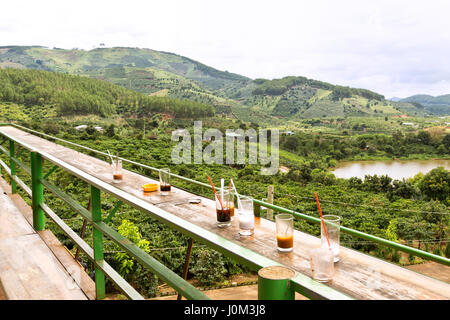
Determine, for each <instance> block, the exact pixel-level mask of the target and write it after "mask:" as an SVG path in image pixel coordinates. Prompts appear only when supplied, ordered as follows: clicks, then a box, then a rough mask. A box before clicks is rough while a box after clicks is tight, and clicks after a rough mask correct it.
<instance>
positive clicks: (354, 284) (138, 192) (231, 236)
mask: <svg viewBox="0 0 450 320" xmlns="http://www.w3.org/2000/svg"><path fill="white" fill-rule="evenodd" d="M0 132H4V133H7V134H8V135H10V136H12V137H14V139H15V140H16V141H18V142H23V143H26V144H28V145H30V146H33V147H34V148H36V150H37V151H41V152H46V153H48V154H51V155H52V156H54V157H56V158H58V159H60V160H62V161H64V162H67V163H68V164H70V165H72V166H74V167H76V168H78V169H80V170H83V171H84V172H86V173H89V174H90V175H92V176H94V177H96V178H98V179H100V180H102V181H104V182H107V183H111V184H113V185H114V186H115V187H117V188H119V189H121V190H123V191H125V192H127V193H129V194H131V195H134V196H135V197H137V198H140V199H142V200H145V201H147V202H149V203H151V204H153V205H156V206H158V207H159V208H161V209H164V210H165V211H167V212H170V213H171V214H173V215H176V216H178V217H180V218H182V219H184V220H186V221H189V222H191V223H193V224H195V225H198V226H200V227H201V228H203V229H206V230H209V231H211V232H213V233H216V234H218V235H220V236H222V237H224V238H225V239H227V240H229V241H232V242H234V243H236V244H239V245H241V246H243V247H246V248H248V249H250V250H252V251H255V252H257V253H259V254H261V255H264V256H266V257H267V258H270V259H272V260H274V261H277V262H279V263H281V264H283V265H286V266H288V267H291V268H293V269H294V270H296V271H297V272H299V273H302V274H304V275H306V276H308V277H311V270H310V263H309V252H310V251H311V249H314V248H317V247H319V246H320V239H319V238H317V237H314V236H311V235H309V234H306V233H304V232H300V231H298V230H295V232H294V250H293V251H292V252H290V253H280V252H278V251H277V249H276V235H275V223H274V222H273V221H269V220H266V219H264V218H255V232H254V235H253V236H250V237H246V238H241V237H240V236H239V235H238V232H239V226H238V221H237V218H235V219H234V221H233V222H232V225H231V227H229V228H225V229H223V228H218V227H217V222H216V221H217V220H216V211H215V201H213V200H211V199H207V198H204V197H200V196H197V195H194V194H192V193H189V192H186V191H183V190H181V189H178V188H174V187H173V186H172V190H173V191H172V192H171V193H170V194H169V195H167V196H163V195H160V194H159V192H158V191H157V192H151V193H144V192H142V189H141V186H142V185H143V184H146V183H158V182H157V181H154V180H152V179H150V178H147V177H144V176H142V175H139V174H136V173H134V172H130V171H127V170H124V172H123V181H122V182H120V183H113V180H112V170H111V166H110V165H109V163H107V162H106V161H102V160H99V159H97V158H94V157H91V156H88V155H86V154H83V153H80V152H78V151H75V150H73V149H70V148H66V147H63V146H61V145H57V144H55V143H53V142H50V141H48V140H45V139H42V138H39V137H37V136H35V135H32V134H29V133H26V132H25V131H22V130H19V129H17V128H14V127H9V126H8V127H0ZM174 181H175V182H176V180H174ZM175 184H176V183H175ZM192 198H201V203H200V204H190V203H189V199H192ZM343 225H345V221H343ZM317 228H319V226H317ZM442 268H448V270H450V268H449V267H447V266H443V265H442ZM449 272H450V271H449ZM327 285H329V286H330V287H332V288H334V289H336V290H338V291H340V292H342V293H345V294H347V295H349V296H351V297H353V298H356V299H400V300H409V299H413V300H418V299H426V300H429V299H433V300H434V299H445V300H446V299H450V284H448V283H445V282H443V281H439V280H436V279H433V278H430V277H427V276H425V275H422V274H420V273H417V272H414V271H411V270H408V269H406V268H403V267H400V266H397V265H395V264H392V263H389V262H386V261H383V260H381V259H378V258H375V257H372V256H370V255H367V254H364V253H361V252H358V251H356V250H353V249H349V248H345V247H342V246H341V250H340V261H339V262H337V263H335V275H334V277H333V280H332V281H331V282H330V283H328V284H327Z"/></svg>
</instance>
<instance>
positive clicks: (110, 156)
mask: <svg viewBox="0 0 450 320" xmlns="http://www.w3.org/2000/svg"><path fill="white" fill-rule="evenodd" d="M106 151H108V154H109V158H110V159H111V164H112V165H114V160H113V158H112V155H111V153H110V152H109V150H108V149H106Z"/></svg>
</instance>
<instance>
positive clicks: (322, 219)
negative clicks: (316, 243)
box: [314, 192, 331, 250]
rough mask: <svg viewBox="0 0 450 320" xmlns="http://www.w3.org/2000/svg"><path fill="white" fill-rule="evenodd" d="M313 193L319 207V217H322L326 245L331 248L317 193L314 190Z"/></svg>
mask: <svg viewBox="0 0 450 320" xmlns="http://www.w3.org/2000/svg"><path fill="white" fill-rule="evenodd" d="M314 195H315V196H316V201H317V207H319V213H320V219H322V225H323V229H324V230H325V236H326V237H327V241H328V247H329V248H330V250H331V245H330V239H328V233H327V227H325V221H324V220H323V216H322V210H321V209H320V203H319V198H318V197H317V193H315V192H314Z"/></svg>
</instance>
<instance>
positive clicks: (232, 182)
mask: <svg viewBox="0 0 450 320" xmlns="http://www.w3.org/2000/svg"><path fill="white" fill-rule="evenodd" d="M230 180H231V184H232V185H233V189H234V192H235V193H236V196H237V199H238V203H239V208H242V209H244V207H243V206H242V203H241V198H240V197H239V193H238V192H237V190H236V186H235V185H234V181H233V179H230Z"/></svg>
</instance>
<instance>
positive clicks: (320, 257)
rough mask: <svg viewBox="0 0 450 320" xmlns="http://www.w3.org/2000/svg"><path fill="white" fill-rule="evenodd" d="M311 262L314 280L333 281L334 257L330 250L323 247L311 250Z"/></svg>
mask: <svg viewBox="0 0 450 320" xmlns="http://www.w3.org/2000/svg"><path fill="white" fill-rule="evenodd" d="M310 262H311V273H312V278H313V279H314V280H317V281H319V282H328V281H331V279H332V278H333V275H334V255H333V252H332V251H331V250H330V249H329V248H325V247H321V248H316V249H313V250H311V253H310Z"/></svg>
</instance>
